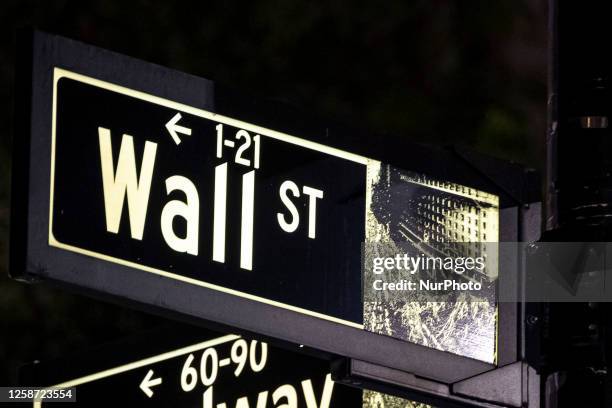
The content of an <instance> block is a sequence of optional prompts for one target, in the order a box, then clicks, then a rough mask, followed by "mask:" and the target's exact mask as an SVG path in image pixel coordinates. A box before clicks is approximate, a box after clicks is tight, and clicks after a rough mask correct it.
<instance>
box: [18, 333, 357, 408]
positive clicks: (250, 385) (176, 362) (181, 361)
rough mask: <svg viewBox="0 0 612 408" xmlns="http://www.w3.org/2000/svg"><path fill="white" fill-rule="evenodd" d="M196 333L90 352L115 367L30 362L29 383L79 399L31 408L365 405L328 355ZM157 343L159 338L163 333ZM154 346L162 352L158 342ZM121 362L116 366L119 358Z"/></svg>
mask: <svg viewBox="0 0 612 408" xmlns="http://www.w3.org/2000/svg"><path fill="white" fill-rule="evenodd" d="M199 333H200V335H199V337H198V336H195V335H194V334H193V333H192V334H191V335H189V336H181V335H180V334H177V333H175V334H174V340H173V341H172V342H170V343H174V346H173V347H167V348H166V349H163V351H158V352H156V353H147V352H146V351H145V350H146V349H147V348H148V347H147V342H148V341H147V340H144V339H142V340H140V341H139V342H136V343H132V344H128V345H124V344H121V343H119V344H116V345H113V346H107V347H105V348H102V349H99V350H92V351H91V352H92V353H96V354H98V355H100V354H104V355H107V356H108V355H110V358H111V359H112V360H114V364H109V363H108V362H105V361H101V359H100V358H96V359H95V361H96V362H95V363H94V362H88V364H85V363H84V361H83V360H85V361H87V358H84V359H81V360H79V359H78V358H75V359H74V360H72V361H71V360H69V359H63V360H62V361H61V362H47V363H39V364H34V365H30V366H28V367H26V369H25V370H24V371H25V372H26V373H28V374H27V375H28V376H29V377H30V381H34V382H35V383H36V384H38V385H39V386H41V387H51V386H52V387H56V388H65V389H74V395H75V396H76V402H61V401H59V402H53V403H50V402H44V401H43V402H34V403H33V404H32V405H33V407H34V408H41V407H47V406H49V407H63V406H65V407H67V408H68V407H72V408H79V407H81V408H86V407H87V408H89V407H103V406H104V407H108V406H138V407H150V408H155V407H171V406H172V407H185V408H186V407H198V408H265V407H286V408H290V407H291V408H334V407H336V408H342V407H347V408H351V407H353V408H357V407H361V406H362V400H363V397H362V394H363V392H362V390H360V389H357V388H350V387H347V386H345V385H341V384H335V383H334V382H333V381H332V379H331V375H330V373H329V363H328V362H327V361H325V360H321V359H318V358H315V357H311V356H306V355H303V354H300V353H297V352H294V351H289V350H284V349H280V348H277V347H273V346H270V345H268V344H267V343H265V342H262V341H257V340H251V339H247V338H243V337H241V336H239V335H234V334H227V335H221V334H212V333H211V334H208V335H202V334H201V333H202V331H199ZM153 337H155V336H153ZM177 337H178V338H180V340H176V338H177ZM196 339H198V340H196ZM188 340H190V341H188ZM156 341H157V342H158V343H159V342H161V343H164V341H163V338H162V339H159V338H156ZM179 345H180V346H179ZM155 348H156V349H158V350H160V349H161V347H159V344H158V345H157V346H156V347H155ZM143 349H144V350H143ZM130 350H134V352H132V353H131V352H130ZM117 356H120V358H117ZM121 359H122V361H121V363H119V364H118V363H116V361H120V360H121ZM41 366H42V367H41ZM66 366H69V367H66ZM70 370H72V371H74V372H78V371H80V374H79V376H77V377H67V372H69V371H70ZM24 381H25V380H24Z"/></svg>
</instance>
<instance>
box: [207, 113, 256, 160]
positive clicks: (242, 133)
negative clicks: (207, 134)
mask: <svg viewBox="0 0 612 408" xmlns="http://www.w3.org/2000/svg"><path fill="white" fill-rule="evenodd" d="M215 129H216V130H217V157H218V158H219V159H220V158H222V157H223V147H229V148H234V147H236V144H238V146H237V149H236V156H235V157H234V162H235V163H237V164H241V165H243V166H247V167H250V166H251V160H249V159H246V158H244V157H243V156H244V154H245V152H246V151H248V150H249V148H250V147H251V144H253V145H254V147H253V148H254V151H253V167H254V168H256V169H258V168H259V151H260V139H261V136H259V135H255V136H253V137H252V138H251V135H250V134H249V132H247V131H246V130H244V129H240V130H238V131H237V132H236V136H235V139H236V140H231V139H224V138H223V124H222V123H219V124H218V125H217V126H216V127H215Z"/></svg>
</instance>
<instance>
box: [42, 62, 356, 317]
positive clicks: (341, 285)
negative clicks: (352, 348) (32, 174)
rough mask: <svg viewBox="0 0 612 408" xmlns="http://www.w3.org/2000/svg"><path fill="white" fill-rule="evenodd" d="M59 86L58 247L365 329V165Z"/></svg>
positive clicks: (79, 78)
mask: <svg viewBox="0 0 612 408" xmlns="http://www.w3.org/2000/svg"><path fill="white" fill-rule="evenodd" d="M53 78H54V91H53V107H54V109H53V120H54V121H53V129H52V132H53V134H52V143H53V145H52V158H51V177H52V178H51V191H50V193H51V197H50V224H49V244H50V245H52V246H55V247H59V248H62V249H67V250H70V251H75V252H78V253H81V254H85V255H89V256H93V257H96V258H100V259H103V260H105V261H110V262H115V263H120V264H123V265H127V266H130V267H135V268H138V269H142V270H145V271H147V272H151V273H154V274H157V275H160V276H163V277H166V278H170V279H177V280H182V281H184V282H188V283H191V284H194V285H200V286H206V287H209V288H213V289H216V290H220V291H225V292H228V293H231V294H233V295H237V296H243V297H246V298H249V299H254V300H258V301H262V302H267V303H272V304H274V305H276V306H280V307H283V308H289V309H292V310H297V311H300V312H303V313H311V314H314V315H316V316H320V317H323V318H327V319H333V320H334V321H340V322H342V323H345V324H349V325H354V326H357V327H359V326H360V324H361V314H360V313H361V311H360V308H359V304H360V275H359V263H358V262H359V257H360V243H361V242H362V241H363V239H364V238H363V237H364V220H363V218H364V217H363V214H364V208H365V202H364V192H365V182H366V165H367V163H368V160H367V159H365V158H363V157H361V156H357V155H353V154H350V153H346V152H343V151H340V150H337V149H333V148H330V147H327V146H323V145H320V144H316V143H312V142H308V141H306V140H303V139H298V138H296V137H292V136H289V135H286V134H282V133H279V132H275V131H272V130H269V129H265V128H261V127H258V126H255V125H252V124H248V123H244V122H241V121H238V120H235V119H231V118H227V117H223V116H221V115H216V114H214V113H211V112H208V111H204V110H200V109H196V108H193V107H189V106H185V105H182V104H179V103H175V102H172V101H170V100H167V99H162V98H158V97H154V96H152V95H149V94H145V93H140V92H135V91H133V90H130V89H128V88H124V87H120V86H117V85H114V84H111V83H108V82H103V81H99V80H96V79H93V78H90V77H87V76H83V75H79V74H76V73H74V72H70V71H66V70H62V69H58V68H56V69H54V77H53ZM331 254H333V256H330V255H331ZM347 260H353V263H351V262H347ZM313 294H316V296H313Z"/></svg>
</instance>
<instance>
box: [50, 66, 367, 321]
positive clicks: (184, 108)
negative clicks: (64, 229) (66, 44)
mask: <svg viewBox="0 0 612 408" xmlns="http://www.w3.org/2000/svg"><path fill="white" fill-rule="evenodd" d="M61 78H70V79H73V80H75V81H79V82H82V83H85V84H88V85H92V86H96V87H99V88H102V89H106V90H109V91H112V92H117V93H120V94H123V95H127V96H131V97H133V98H137V99H141V100H144V101H147V102H151V103H155V104H157V105H161V106H165V107H168V108H172V109H175V110H178V111H181V112H185V113H189V114H191V115H194V116H199V117H202V118H205V119H209V120H214V121H216V122H220V123H224V124H227V125H229V126H234V127H238V128H242V129H245V130H249V131H251V132H254V133H258V134H260V135H261V136H266V137H270V138H273V139H277V140H281V141H283V142H287V143H291V144H295V145H298V146H301V147H304V148H307V149H311V150H316V151H319V152H322V153H326V154H329V155H332V156H336V157H339V158H342V159H346V160H350V161H353V162H356V163H359V164H363V165H366V166H367V164H368V163H370V162H371V161H372V160H371V159H368V158H366V157H363V156H359V155H356V154H352V153H349V152H345V151H343V150H339V149H336V148H333V147H329V146H325V145H322V144H319V143H315V142H311V141H308V140H305V139H301V138H298V137H295V136H291V135H287V134H285V133H281V132H277V131H275V130H271V129H266V128H264V127H260V126H257V125H253V124H250V123H246V122H242V121H240V120H237V119H232V118H228V117H226V116H223V115H218V114H216V113H212V112H208V111H205V110H202V109H198V108H194V107H192V106H188V105H185V104H181V103H178V102H174V101H171V100H168V99H164V98H160V97H158V96H154V95H149V94H147V93H144V92H140V91H135V90H133V89H129V88H125V87H122V86H120V85H116V84H112V83H110V82H105V81H102V80H99V79H95V78H91V77H88V76H85V75H81V74H77V73H74V72H71V71H67V70H65V69H61V68H57V67H55V68H54V69H53V106H52V118H51V122H52V123H51V182H50V184H51V185H50V198H49V245H50V246H54V247H57V248H61V249H65V250H68V251H72V252H76V253H78V254H81V255H86V256H90V257H93V258H97V259H101V260H103V261H107V262H113V263H116V264H120V265H123V266H127V267H130V268H135V269H140V270H142V271H145V272H150V273H154V274H156V275H159V276H163V277H166V278H170V279H175V280H178V281H182V282H185V283H189V284H192V285H196V286H201V287H205V288H208V289H213V290H217V291H219V292H224V293H227V294H230V295H233V296H238V297H242V298H245V299H249V300H253V301H257V302H261V303H265V304H268V305H271V306H275V307H279V308H282V309H286V310H291V311H293V312H298V313H302V314H305V315H309V316H313V317H316V318H319V319H324V320H328V321H332V322H335V323H340V324H343V325H346V326H351V327H355V328H358V329H363V324H359V323H355V322H351V321H349V320H344V319H339V318H337V317H333V316H329V315H326V314H323V313H318V312H314V311H311V310H308V309H304V308H301V307H297V306H292V305H289V304H286V303H282V302H277V301H274V300H270V299H266V298H263V297H261V296H256V295H252V294H249V293H246V292H241V291H238V290H234V289H230V288H226V287H223V286H220V285H215V284H212V283H209V282H205V281H201V280H198V279H193V278H189V277H186V276H182V275H178V274H176V273H171V272H167V271H164V270H161V269H157V268H152V267H150V266H146V265H141V264H138V263H135V262H130V261H126V260H124V259H120V258H115V257H112V256H109V255H105V254H101V253H98V252H94V251H90V250H87V249H83V248H79V247H76V246H73V245H68V244H64V243H62V242H59V241H58V240H57V239H55V237H54V236H53V189H54V185H55V133H56V129H55V127H56V114H57V83H58V81H59V80H60V79H61Z"/></svg>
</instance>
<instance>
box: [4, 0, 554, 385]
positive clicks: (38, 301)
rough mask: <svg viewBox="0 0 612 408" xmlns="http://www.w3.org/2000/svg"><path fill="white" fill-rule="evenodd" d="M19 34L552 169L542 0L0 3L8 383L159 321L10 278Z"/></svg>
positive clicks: (409, 135) (344, 119) (360, 124)
mask: <svg viewBox="0 0 612 408" xmlns="http://www.w3.org/2000/svg"><path fill="white" fill-rule="evenodd" d="M24 25H30V26H35V27H37V28H40V29H43V30H46V31H49V32H52V33H57V34H62V35H65V36H68V37H71V38H74V39H78V40H81V41H84V42H87V43H90V44H93V45H97V46H101V47H105V48H109V49H111V50H114V51H117V52H121V53H125V54H128V55H131V56H134V57H137V58H142V59H144V60H147V61H151V62H155V63H158V64H161V65H165V66H168V67H171V68H175V69H178V70H182V71H186V72H189V73H191V74H194V75H198V76H203V77H206V78H210V79H213V80H215V81H218V82H219V83H221V84H224V85H226V86H228V87H230V88H233V89H235V90H238V91H240V92H243V93H246V94H251V95H256V96H259V97H262V98H273V99H276V100H278V101H283V102H286V103H288V104H291V105H295V106H299V107H301V108H303V109H304V110H306V111H309V112H313V113H315V114H316V115H320V116H323V117H329V118H333V119H334V120H338V121H340V122H344V123H346V124H348V125H350V126H353V127H359V128H364V129H374V130H376V131H377V132H379V133H389V134H392V135H395V136H394V137H398V138H409V139H411V140H416V141H422V142H426V143H432V144H433V143H436V144H450V143H452V144H461V145H467V146H471V147H473V148H475V149H477V150H479V151H481V152H484V153H488V154H491V155H494V156H497V157H501V158H504V159H508V160H515V161H518V162H521V163H524V164H527V165H529V166H532V167H535V168H538V169H540V170H542V168H541V167H542V165H543V146H544V136H545V124H546V69H547V67H546V63H547V61H546V57H547V54H546V46H547V36H546V32H547V10H546V1H544V0H498V1H495V2H491V1H487V0H474V1H470V2H460V1H443V0H420V1H392V2H391V1H390V2H365V1H352V2H347V1H329V2H325V4H323V3H321V4H318V3H316V2H306V1H280V0H279V1H271V0H270V1H253V2H241V1H235V0H223V1H216V2H206V1H202V2H178V1H177V2H170V1H165V2H162V1H159V2H154V1H145V0H137V1H126V0H98V1H90V2H86V1H52V0H49V1H40V2H38V1H19V0H5V1H3V2H2V3H1V4H0V112H1V113H0V115H2V117H0V258H1V259H0V261H1V262H0V265H1V268H2V269H0V322H1V323H0V324H1V326H0V385H4V384H8V383H9V381H10V378H11V376H12V375H13V374H14V373H15V370H16V367H17V366H18V365H19V363H20V362H23V361H31V360H34V359H40V360H47V359H51V358H55V357H59V356H62V355H66V354H68V353H70V352H73V351H78V350H84V349H87V348H88V347H90V346H91V345H94V344H100V343H103V342H106V341H109V340H112V339H116V338H119V337H121V336H124V335H127V334H131V333H135V332H138V331H140V330H143V329H145V328H150V327H152V326H155V325H157V324H159V323H160V319H159V318H156V317H152V316H146V315H143V314H140V313H136V312H131V311H127V310H123V309H120V308H118V307H115V306H110V305H107V304H104V303H100V302H97V301H92V300H90V299H86V298H83V297H81V296H79V295H75V294H69V293H67V292H65V291H60V290H57V289H53V288H49V287H46V286H26V285H24V284H21V283H18V282H13V281H10V280H9V279H8V278H7V270H6V268H7V267H6V264H7V263H6V258H7V252H8V224H9V198H10V197H9V180H10V164H11V159H10V158H11V154H10V151H11V143H12V142H11V139H12V137H13V134H14V133H15V132H14V131H13V128H12V117H13V116H12V115H13V108H12V103H13V95H14V92H15V91H16V90H15V89H14V88H13V76H14V52H15V45H14V44H15V38H14V37H15V29H16V28H18V27H21V26H24ZM17 91H18V90H17ZM15 137H20V135H19V134H18V132H17V134H15Z"/></svg>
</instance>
